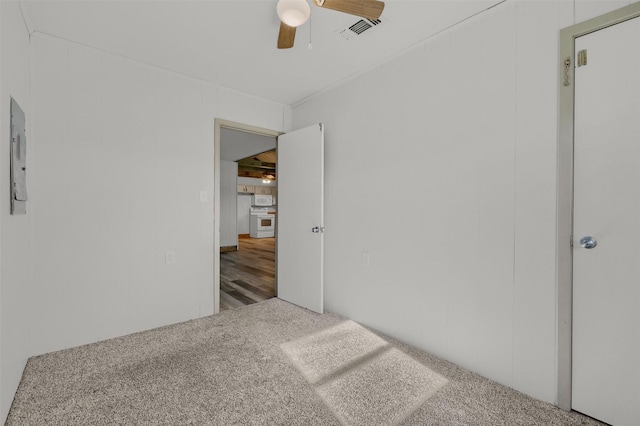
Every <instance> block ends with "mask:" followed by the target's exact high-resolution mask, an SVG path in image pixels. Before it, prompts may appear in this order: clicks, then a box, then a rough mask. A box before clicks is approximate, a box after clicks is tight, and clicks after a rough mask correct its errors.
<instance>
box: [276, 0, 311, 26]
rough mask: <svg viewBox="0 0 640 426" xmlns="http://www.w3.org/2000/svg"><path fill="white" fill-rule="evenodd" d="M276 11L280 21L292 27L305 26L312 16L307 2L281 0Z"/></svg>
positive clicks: (304, 0) (303, 0)
mask: <svg viewBox="0 0 640 426" xmlns="http://www.w3.org/2000/svg"><path fill="white" fill-rule="evenodd" d="M276 10H277V12H278V17H279V18H280V20H281V21H282V22H284V23H285V24H287V25H288V26H290V27H297V26H300V25H302V24H304V23H305V22H307V19H309V16H310V15H311V8H310V7H309V4H308V3H307V1H306V0H279V1H278V5H277V6H276Z"/></svg>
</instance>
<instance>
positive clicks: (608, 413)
mask: <svg viewBox="0 0 640 426" xmlns="http://www.w3.org/2000/svg"><path fill="white" fill-rule="evenodd" d="M638 40H640V18H636V19H633V20H631V21H627V22H623V23H621V24H618V25H615V26H612V27H608V28H606V29H603V30H600V31H597V32H595V33H591V34H589V35H585V36H583V37H580V38H578V39H577V40H576V52H579V51H581V50H585V49H586V50H587V65H585V66H581V67H579V68H576V77H575V90H576V93H575V106H576V109H575V136H574V137H575V140H574V145H575V147H574V150H575V153H574V154H575V157H574V161H575V166H574V227H573V241H574V246H573V362H572V374H573V378H572V381H573V383H572V394H573V396H572V408H573V409H574V410H577V411H580V412H583V413H585V414H588V415H589V416H592V417H595V418H597V419H599V420H602V421H604V422H607V423H610V424H614V425H617V426H624V425H635V426H637V425H639V424H640V367H639V366H638V361H640V49H639V48H638ZM586 236H590V237H593V240H594V241H595V242H596V246H595V247H592V248H589V246H592V245H593V244H594V243H593V242H592V241H591V240H590V239H589V238H584V239H583V241H582V245H581V244H580V240H581V238H583V237H586ZM583 245H584V246H586V247H583Z"/></svg>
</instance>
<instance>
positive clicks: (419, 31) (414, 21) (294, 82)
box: [22, 0, 503, 105]
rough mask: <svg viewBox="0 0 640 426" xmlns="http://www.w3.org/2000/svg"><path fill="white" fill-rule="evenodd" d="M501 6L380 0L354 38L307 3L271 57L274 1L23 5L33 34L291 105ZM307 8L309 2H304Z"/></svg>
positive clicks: (338, 19)
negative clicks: (305, 15) (371, 23)
mask: <svg viewBox="0 0 640 426" xmlns="http://www.w3.org/2000/svg"><path fill="white" fill-rule="evenodd" d="M502 1H503V0H387V1H386V7H385V10H384V12H383V14H382V19H383V21H384V22H383V23H382V24H381V25H379V26H377V27H375V28H374V29H373V30H369V31H367V32H365V33H364V34H363V35H362V36H360V37H359V38H358V39H355V40H350V41H345V40H343V39H342V38H340V37H339V36H337V35H336V34H334V32H335V31H336V30H337V29H339V28H345V27H348V26H349V25H351V24H353V23H355V22H357V21H358V20H359V18H357V17H355V16H351V15H347V14H344V13H340V12H336V11H332V10H327V9H321V8H319V7H315V6H313V5H311V7H312V10H311V29H312V32H311V36H312V42H313V49H311V50H309V49H308V47H307V46H308V44H309V32H310V24H309V22H307V23H306V24H304V25H303V26H301V27H299V28H298V31H297V35H296V43H295V46H294V47H293V48H292V49H286V50H278V49H277V48H276V40H277V36H278V28H279V20H278V16H277V15H276V3H277V0H198V1H194V0H126V1H125V0H106V1H100V0H73V1H61V0H45V1H41V0H40V1H39V0H22V3H23V5H24V8H23V9H24V12H25V15H26V18H27V22H29V25H30V26H31V27H32V28H31V30H32V31H34V32H39V33H44V34H48V35H52V36H55V37H60V38H63V39H67V40H71V41H74V42H78V43H81V44H84V45H87V46H92V47H95V48H97V49H101V50H104V51H106V52H111V53H114V54H117V55H122V56H124V57H128V58H131V59H134V60H137V61H141V62H143V63H146V64H150V65H155V66H158V67H161V68H165V69H168V70H172V71H176V72H178V73H181V74H185V75H188V76H192V77H196V78H199V79H202V80H205V81H209V82H211V83H213V84H216V85H220V86H224V87H228V88H232V89H236V90H239V91H242V92H245V93H248V94H252V95H256V96H260V97H264V98H267V99H271V100H274V101H278V102H282V103H284V104H288V105H293V104H296V103H298V102H300V101H301V100H303V99H305V98H307V97H308V96H311V95H313V94H314V93H316V92H318V91H321V90H323V89H325V88H328V87H331V86H333V85H335V84H337V83H339V82H340V81H342V80H344V79H345V78H348V77H350V76H352V75H354V74H357V73H359V72H361V71H364V70H366V69H368V68H370V67H372V66H374V65H376V64H379V63H381V62H384V61H385V60H388V59H389V58H391V57H392V56H394V55H395V54H397V53H398V52H401V51H403V50H405V49H407V48H409V47H411V46H413V45H415V44H416V43H418V42H420V41H421V40H424V39H426V38H428V37H429V36H431V35H433V34H435V33H437V32H439V31H441V30H443V29H445V28H447V27H449V26H451V25H454V24H456V23H457V22H460V21H462V20H464V19H465V18H467V17H469V16H472V15H474V14H476V13H478V12H480V11H482V10H484V9H487V8H489V7H491V6H492V5H495V4H497V3H501V2H502ZM309 2H310V3H311V2H312V0H309Z"/></svg>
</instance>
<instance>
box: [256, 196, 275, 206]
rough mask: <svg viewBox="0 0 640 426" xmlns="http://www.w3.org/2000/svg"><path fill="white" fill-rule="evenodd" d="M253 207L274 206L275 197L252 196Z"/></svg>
mask: <svg viewBox="0 0 640 426" xmlns="http://www.w3.org/2000/svg"><path fill="white" fill-rule="evenodd" d="M251 205H252V206H272V205H273V197H272V196H271V195H262V194H255V195H252V196H251Z"/></svg>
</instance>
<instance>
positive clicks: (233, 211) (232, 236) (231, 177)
mask: <svg viewBox="0 0 640 426" xmlns="http://www.w3.org/2000/svg"><path fill="white" fill-rule="evenodd" d="M220 155H221V156H222V154H220ZM237 179H238V163H236V162H235V161H222V160H221V161H220V247H229V246H237V245H238V226H237V222H238V186H237V184H236V180H237Z"/></svg>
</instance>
